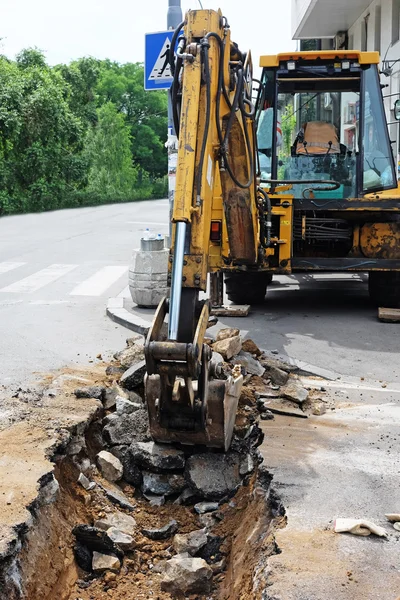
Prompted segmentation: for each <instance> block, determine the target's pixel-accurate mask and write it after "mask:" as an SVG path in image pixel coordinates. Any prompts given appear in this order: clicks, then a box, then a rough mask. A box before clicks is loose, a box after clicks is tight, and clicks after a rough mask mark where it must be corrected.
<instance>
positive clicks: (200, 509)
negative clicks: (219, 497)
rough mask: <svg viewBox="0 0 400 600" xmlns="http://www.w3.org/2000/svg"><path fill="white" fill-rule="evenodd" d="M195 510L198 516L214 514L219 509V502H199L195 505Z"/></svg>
mask: <svg viewBox="0 0 400 600" xmlns="http://www.w3.org/2000/svg"><path fill="white" fill-rule="evenodd" d="M193 508H194V510H195V511H196V512H197V514H198V515H203V514H205V513H208V512H213V511H214V510H218V509H219V504H218V502H198V503H197V504H195V505H194V507H193Z"/></svg>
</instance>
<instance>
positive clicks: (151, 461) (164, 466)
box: [129, 442, 185, 472]
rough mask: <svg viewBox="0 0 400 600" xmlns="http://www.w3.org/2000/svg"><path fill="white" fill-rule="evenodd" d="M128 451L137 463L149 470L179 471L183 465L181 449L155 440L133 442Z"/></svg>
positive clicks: (183, 456)
mask: <svg viewBox="0 0 400 600" xmlns="http://www.w3.org/2000/svg"><path fill="white" fill-rule="evenodd" d="M129 453H130V455H131V458H132V460H133V461H134V462H135V463H136V464H137V465H139V466H140V467H142V468H144V469H148V470H150V471H155V472H157V471H160V470H161V471H173V470H178V471H179V470H182V469H183V468H184V466H185V455H184V453H183V452H182V450H177V449H175V448H172V447H171V446H167V445H162V444H156V443H155V442H134V443H133V444H131V446H130V448H129Z"/></svg>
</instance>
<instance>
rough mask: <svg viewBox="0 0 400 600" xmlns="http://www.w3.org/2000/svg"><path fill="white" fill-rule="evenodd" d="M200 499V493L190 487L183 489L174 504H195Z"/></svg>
mask: <svg viewBox="0 0 400 600" xmlns="http://www.w3.org/2000/svg"><path fill="white" fill-rule="evenodd" d="M198 499H199V494H197V493H196V492H194V491H193V490H191V489H190V488H186V489H184V490H183V492H182V494H181V495H180V496H179V498H177V499H176V500H175V501H174V504H181V505H183V506H187V505H188V504H194V503H195V502H196V501H197V500H198Z"/></svg>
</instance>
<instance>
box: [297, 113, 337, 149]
mask: <svg viewBox="0 0 400 600" xmlns="http://www.w3.org/2000/svg"><path fill="white" fill-rule="evenodd" d="M344 148H345V147H344ZM344 152H345V150H344ZM342 153H343V149H342V145H341V144H340V142H339V138H338V134H337V129H336V127H335V126H334V125H332V123H326V122H325V121H309V122H308V123H304V125H303V126H302V128H301V129H300V131H299V133H298V134H297V136H296V139H295V141H294V144H293V146H292V156H301V155H309V154H311V155H313V156H321V155H324V154H325V155H327V156H329V155H330V154H342Z"/></svg>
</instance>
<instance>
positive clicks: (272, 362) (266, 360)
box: [261, 352, 299, 373]
mask: <svg viewBox="0 0 400 600" xmlns="http://www.w3.org/2000/svg"><path fill="white" fill-rule="evenodd" d="M277 354H279V352H277ZM261 364H262V365H263V367H265V368H266V369H270V368H271V367H276V368H277V369H281V370H282V371H286V373H295V372H296V371H298V370H299V367H297V366H296V365H290V364H289V363H286V362H284V361H283V360H279V358H274V357H273V356H263V357H262V360H261Z"/></svg>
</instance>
